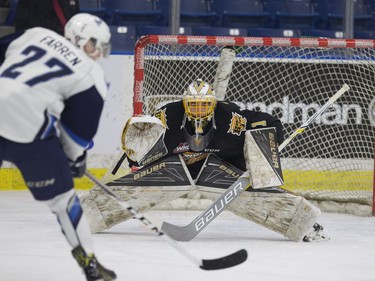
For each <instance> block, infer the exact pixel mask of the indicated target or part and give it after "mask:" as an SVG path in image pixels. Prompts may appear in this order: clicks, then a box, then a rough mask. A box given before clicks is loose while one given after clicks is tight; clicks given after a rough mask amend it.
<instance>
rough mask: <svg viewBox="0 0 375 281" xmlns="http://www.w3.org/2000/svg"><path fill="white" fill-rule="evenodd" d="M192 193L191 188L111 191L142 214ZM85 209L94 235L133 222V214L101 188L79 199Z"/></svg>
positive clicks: (139, 187) (86, 193)
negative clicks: (127, 221) (120, 224)
mask: <svg viewBox="0 0 375 281" xmlns="http://www.w3.org/2000/svg"><path fill="white" fill-rule="evenodd" d="M190 190H191V187H190V186H189V187H184V186H177V187H162V186H148V187H142V186H138V187H133V186H115V187H111V191H112V192H114V193H115V194H116V195H117V196H119V197H120V198H122V199H123V200H125V201H126V202H127V203H128V204H129V205H131V206H132V207H134V208H136V209H137V210H138V211H140V212H141V213H145V212H147V211H149V210H151V209H152V208H154V207H156V206H159V205H163V204H165V203H167V202H169V201H171V200H174V199H176V198H179V197H181V196H183V195H185V194H186V193H188V192H189V191H190ZM80 201H81V204H82V208H83V210H84V211H85V213H86V215H87V218H88V221H89V224H90V228H91V231H92V232H93V233H96V232H99V231H103V230H105V229H109V228H111V227H112V226H114V225H116V224H119V223H121V222H123V221H126V220H128V219H130V218H132V217H133V216H132V214H131V213H130V212H129V211H127V210H126V209H125V208H123V207H122V206H121V204H120V203H118V202H117V201H116V200H115V199H112V198H111V197H110V196H108V195H107V194H106V193H105V192H104V191H103V190H102V189H101V188H100V187H96V186H95V187H94V188H92V189H91V190H90V191H88V192H84V193H82V194H81V195H80Z"/></svg>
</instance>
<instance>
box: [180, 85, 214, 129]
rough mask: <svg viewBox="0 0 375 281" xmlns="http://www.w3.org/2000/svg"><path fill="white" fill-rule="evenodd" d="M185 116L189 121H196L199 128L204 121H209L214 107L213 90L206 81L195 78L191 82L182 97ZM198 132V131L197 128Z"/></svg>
mask: <svg viewBox="0 0 375 281" xmlns="http://www.w3.org/2000/svg"><path fill="white" fill-rule="evenodd" d="M182 101H183V105H184V109H185V113H186V116H187V118H188V120H189V121H196V122H195V123H196V125H200V126H199V127H200V129H202V126H204V123H205V122H207V121H210V120H211V118H212V116H213V114H214V110H215V108H216V102H217V98H216V96H215V91H214V90H213V89H212V87H211V85H210V84H209V83H207V82H204V81H202V80H201V79H197V81H194V82H193V83H191V84H190V85H189V86H188V87H187V89H186V91H185V93H184V96H183V98H182ZM196 129H198V133H199V128H197V126H196Z"/></svg>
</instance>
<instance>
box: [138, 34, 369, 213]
mask: <svg viewBox="0 0 375 281" xmlns="http://www.w3.org/2000/svg"><path fill="white" fill-rule="evenodd" d="M226 46H227V47H231V48H233V49H234V50H235V51H236V57H235V58H234V60H233V66H232V69H231V73H230V78H229V83H228V85H227V88H226V95H225V97H224V99H225V100H227V101H231V102H236V103H238V104H239V106H241V107H243V108H248V109H251V110H261V111H264V112H268V113H270V114H272V115H275V116H277V117H278V118H279V119H280V120H281V121H282V123H283V126H284V130H285V136H286V137H287V136H288V135H289V134H291V133H293V132H294V131H295V130H296V129H297V128H298V127H299V126H300V125H301V124H302V123H303V122H304V121H306V120H307V118H308V117H309V116H311V115H312V114H314V113H315V112H316V111H317V110H318V109H319V107H320V106H322V105H323V104H324V103H325V102H326V101H327V100H328V99H329V98H330V97H331V96H332V95H333V94H334V93H336V92H337V91H338V90H339V89H340V88H341V86H342V85H343V84H344V83H347V84H348V85H349V87H350V90H349V91H348V92H346V93H345V94H344V95H343V96H342V97H341V98H340V99H339V100H338V101H337V102H336V103H335V104H334V105H333V106H331V107H330V108H329V109H328V110H327V111H326V112H324V113H323V114H322V115H321V116H319V117H318V118H317V119H316V121H315V122H314V123H313V124H311V125H310V126H309V128H308V129H307V130H306V131H305V132H304V133H303V134H302V135H301V136H299V137H297V138H296V139H294V140H293V141H292V142H291V143H290V144H289V145H288V147H287V148H286V149H285V150H283V152H282V153H281V158H282V167H283V174H284V178H285V185H284V187H285V188H286V189H288V190H291V191H293V192H295V193H297V194H300V195H302V196H304V197H305V198H307V199H309V200H311V201H312V202H313V203H316V204H318V205H319V207H320V208H321V209H322V210H324V211H332V212H345V213H353V214H357V215H371V214H373V213H374V209H373V206H374V195H373V194H374V185H375V179H374V126H375V97H374V93H375V41H373V40H345V39H322V38H255V37H220V36H217V37H216V36H207V37H206V36H173V35H172V36H159V35H149V36H145V37H142V38H140V40H139V41H138V42H137V44H136V47H135V54H134V59H135V62H134V68H135V69H134V70H135V72H134V96H133V103H134V104H133V106H134V112H133V113H134V114H135V115H137V114H152V113H153V111H154V110H155V109H156V108H157V107H159V106H161V105H164V104H166V103H167V102H170V101H174V100H178V99H181V96H182V94H183V92H184V90H185V88H186V87H187V85H189V83H191V82H192V81H193V80H195V79H198V78H200V79H203V80H204V81H207V82H209V83H214V80H215V75H216V72H217V70H218V65H219V62H220V54H221V50H222V49H223V48H224V47H226ZM218 71H220V70H218ZM227 77H229V76H227ZM167 118H168V117H167Z"/></svg>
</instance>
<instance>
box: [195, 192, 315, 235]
mask: <svg viewBox="0 0 375 281" xmlns="http://www.w3.org/2000/svg"><path fill="white" fill-rule="evenodd" d="M199 191H200V193H201V194H202V196H204V197H206V198H208V199H210V200H216V199H217V198H218V197H219V196H220V195H221V194H222V192H223V191H224V190H221V189H218V188H207V187H200V189H199ZM228 210H229V211H231V212H233V213H234V214H236V215H238V216H240V217H242V218H245V219H247V220H250V221H252V222H255V223H257V224H259V225H262V226H264V227H266V228H268V229H271V230H273V231H275V232H277V233H279V234H281V235H283V236H285V237H287V238H289V239H291V240H301V239H302V238H303V237H304V236H305V235H306V234H307V233H308V232H309V231H310V230H311V228H312V226H313V224H314V223H315V222H316V219H317V217H318V216H319V215H320V210H319V209H318V208H317V207H315V206H314V205H312V204H311V203H310V202H308V201H307V200H306V199H304V198H303V197H301V196H296V195H292V194H289V193H269V192H244V193H242V194H241V195H240V197H239V198H237V199H236V200H235V201H234V202H233V203H232V204H230V205H229V206H228Z"/></svg>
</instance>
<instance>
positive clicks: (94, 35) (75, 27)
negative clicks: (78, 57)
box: [65, 13, 111, 59]
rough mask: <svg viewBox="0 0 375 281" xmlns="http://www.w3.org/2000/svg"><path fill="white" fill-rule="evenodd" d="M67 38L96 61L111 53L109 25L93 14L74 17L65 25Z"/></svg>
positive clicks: (81, 14)
mask: <svg viewBox="0 0 375 281" xmlns="http://www.w3.org/2000/svg"><path fill="white" fill-rule="evenodd" d="M65 38H66V39H68V40H69V41H70V42H72V43H73V44H74V45H76V46H77V47H78V48H80V49H82V50H83V51H84V52H85V53H86V54H87V55H88V56H90V57H91V58H94V59H96V58H99V57H101V56H103V57H106V56H108V55H109V53H110V51H111V43H110V39H111V32H110V30H109V27H108V25H107V24H106V23H105V22H104V21H103V20H102V19H100V18H98V17H97V16H94V15H91V14H86V13H80V14H76V15H75V16H73V17H72V18H71V19H70V20H69V21H68V22H67V23H66V25H65Z"/></svg>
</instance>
